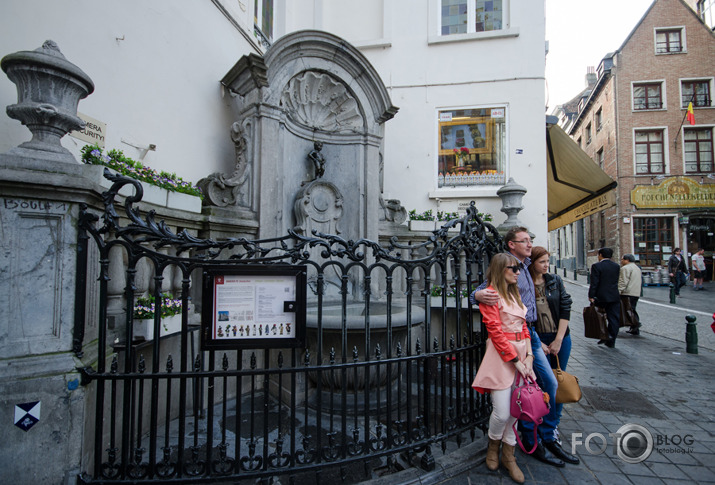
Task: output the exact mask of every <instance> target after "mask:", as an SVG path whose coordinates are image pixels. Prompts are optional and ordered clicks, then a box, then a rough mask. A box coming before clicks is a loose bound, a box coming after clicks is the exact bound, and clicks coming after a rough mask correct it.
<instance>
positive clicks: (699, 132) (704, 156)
mask: <svg viewBox="0 0 715 485" xmlns="http://www.w3.org/2000/svg"><path fill="white" fill-rule="evenodd" d="M683 139H684V140H685V143H684V145H683V147H684V148H683V149H684V151H685V172H686V173H702V172H706V173H712V172H713V130H712V128H700V129H692V128H686V129H685V133H684V134H683Z"/></svg>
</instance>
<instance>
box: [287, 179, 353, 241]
mask: <svg viewBox="0 0 715 485" xmlns="http://www.w3.org/2000/svg"><path fill="white" fill-rule="evenodd" d="M293 212H294V214H295V220H296V226H295V228H294V229H295V231H296V232H297V233H299V234H303V235H306V236H310V235H311V234H312V232H313V230H314V229H315V230H316V231H317V232H322V233H324V234H340V233H341V232H342V230H341V228H340V226H339V222H340V219H341V218H342V216H343V195H342V194H341V193H340V191H339V190H338V188H337V187H336V186H335V185H333V184H331V183H330V182H324V181H322V180H320V179H318V180H314V181H312V182H309V183H307V184H306V185H304V186H303V187H302V188H301V189H300V191H298V194H297V195H296V197H295V203H294V205H293Z"/></svg>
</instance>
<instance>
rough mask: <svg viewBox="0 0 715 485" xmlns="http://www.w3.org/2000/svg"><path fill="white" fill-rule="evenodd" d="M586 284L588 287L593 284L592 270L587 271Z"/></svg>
mask: <svg viewBox="0 0 715 485" xmlns="http://www.w3.org/2000/svg"><path fill="white" fill-rule="evenodd" d="M586 284H587V285H590V284H591V271H590V270H587V271H586Z"/></svg>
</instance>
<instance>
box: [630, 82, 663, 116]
mask: <svg viewBox="0 0 715 485" xmlns="http://www.w3.org/2000/svg"><path fill="white" fill-rule="evenodd" d="M661 108H663V97H662V95H661V83H639V84H634V85H633V109H634V110H641V109H661Z"/></svg>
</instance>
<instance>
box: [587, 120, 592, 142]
mask: <svg viewBox="0 0 715 485" xmlns="http://www.w3.org/2000/svg"><path fill="white" fill-rule="evenodd" d="M590 144H591V123H589V124H587V125H586V146H588V145H590Z"/></svg>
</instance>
